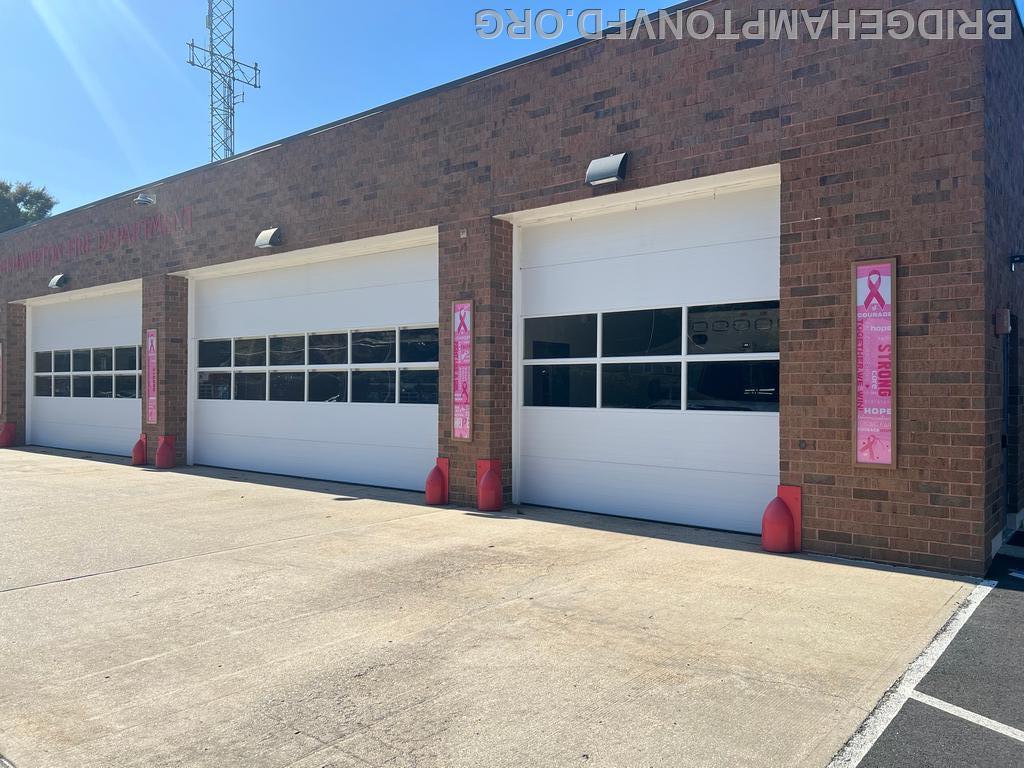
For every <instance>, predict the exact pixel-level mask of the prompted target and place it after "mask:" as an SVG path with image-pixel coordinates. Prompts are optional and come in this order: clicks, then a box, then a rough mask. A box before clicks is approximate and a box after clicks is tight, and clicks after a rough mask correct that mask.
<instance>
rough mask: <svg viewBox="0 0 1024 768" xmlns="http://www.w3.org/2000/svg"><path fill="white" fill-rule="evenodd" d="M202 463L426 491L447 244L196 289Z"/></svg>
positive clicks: (197, 445) (198, 452)
mask: <svg viewBox="0 0 1024 768" xmlns="http://www.w3.org/2000/svg"><path fill="white" fill-rule="evenodd" d="M194 291H195V296H194V317H195V319H194V330H193V336H194V339H193V346H192V352H193V354H192V360H193V366H194V368H193V372H192V375H191V378H192V384H191V388H192V397H193V399H194V400H193V413H192V422H193V454H192V461H193V462H194V463H197V464H209V465H213V466H221V467H235V468H239V469H250V470H256V471H261V472H272V473H276V474H285V475H296V476H302V477H316V478H322V479H330V480H342V481H347V482H355V483H364V484H368V485H381V486H389V487H395V488H410V489H422V488H423V482H424V479H425V478H426V476H427V473H428V472H429V471H430V468H431V467H432V466H433V464H434V460H435V458H436V456H437V359H438V348H437V312H438V309H437V307H438V304H437V302H438V294H437V247H436V245H429V246H417V247H413V248H405V249H402V250H395V251H390V252H386V253H375V254H372V255H362V256H353V257H350V258H344V259H337V260H333V261H323V262H317V263H313V264H306V265H303V266H294V267H288V268H282V269H275V270H272V271H262V272H253V273H249V274H242V275H232V276H230V277H218V278H210V279H200V280H196V281H195V283H194Z"/></svg>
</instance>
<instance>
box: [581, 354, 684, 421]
mask: <svg viewBox="0 0 1024 768" xmlns="http://www.w3.org/2000/svg"><path fill="white" fill-rule="evenodd" d="M601 407H602V408H636V409H643V410H672V411H678V410H679V409H680V408H681V407H682V366H681V364H680V363H616V364H607V363H606V364H604V365H602V366H601Z"/></svg>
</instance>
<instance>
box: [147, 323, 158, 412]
mask: <svg viewBox="0 0 1024 768" xmlns="http://www.w3.org/2000/svg"><path fill="white" fill-rule="evenodd" d="M156 395H157V388H156V330H155V329H153V328H150V329H149V330H148V331H146V423H147V424H156Z"/></svg>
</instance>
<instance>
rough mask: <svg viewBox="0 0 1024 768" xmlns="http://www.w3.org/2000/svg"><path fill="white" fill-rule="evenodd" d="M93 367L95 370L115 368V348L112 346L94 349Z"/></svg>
mask: <svg viewBox="0 0 1024 768" xmlns="http://www.w3.org/2000/svg"><path fill="white" fill-rule="evenodd" d="M92 369H93V370H94V371H112V370H114V350H113V349H111V348H110V347H104V348H103V349H94V350H93V351H92ZM132 370H135V369H134V368H133V369H132Z"/></svg>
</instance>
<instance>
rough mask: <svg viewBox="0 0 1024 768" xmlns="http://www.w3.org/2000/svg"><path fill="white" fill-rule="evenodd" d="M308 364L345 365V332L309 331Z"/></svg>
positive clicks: (346, 340) (346, 343) (346, 348)
mask: <svg viewBox="0 0 1024 768" xmlns="http://www.w3.org/2000/svg"><path fill="white" fill-rule="evenodd" d="M309 364H310V365H347V364H348V334H347V333H311V334H310V335H309Z"/></svg>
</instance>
